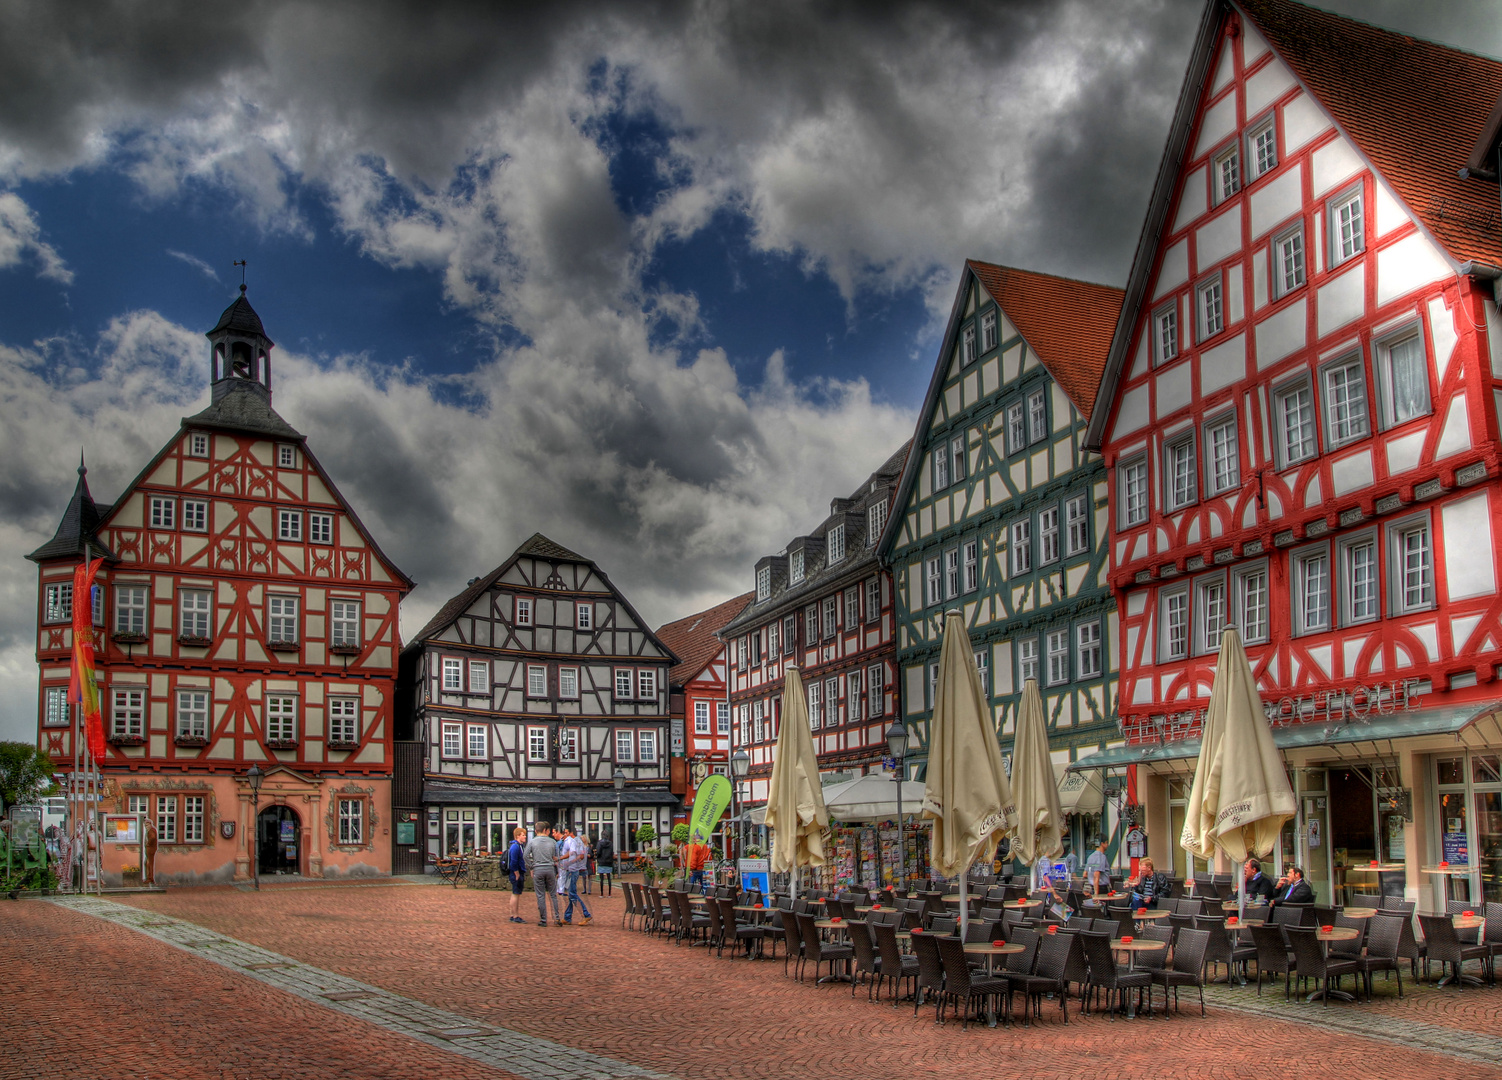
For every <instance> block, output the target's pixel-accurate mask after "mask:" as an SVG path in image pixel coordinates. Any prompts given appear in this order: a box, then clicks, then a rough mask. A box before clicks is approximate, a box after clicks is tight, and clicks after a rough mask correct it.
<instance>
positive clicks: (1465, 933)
mask: <svg viewBox="0 0 1502 1080" xmlns="http://www.w3.org/2000/svg"><path fill="white" fill-rule="evenodd" d="M1476 908H1477V905H1476V904H1474V903H1472V902H1471V901H1469V900H1450V901H1447V902H1446V903H1445V914H1446V915H1464V914H1465V913H1466V912H1467V911H1475V910H1476ZM1482 910H1483V911H1484V910H1486V909H1485V908H1483V909H1482ZM1425 936H1426V937H1427V936H1428V935H1425ZM1455 937H1456V938H1457V939H1458V940H1459V941H1460V943H1461V944H1462V945H1479V944H1480V943H1481V927H1479V926H1473V927H1471V928H1470V929H1469V930H1456V931H1455Z"/></svg>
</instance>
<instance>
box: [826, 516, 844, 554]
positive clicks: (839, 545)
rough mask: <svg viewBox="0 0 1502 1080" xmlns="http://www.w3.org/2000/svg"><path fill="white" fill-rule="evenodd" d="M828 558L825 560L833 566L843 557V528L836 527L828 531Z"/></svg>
mask: <svg viewBox="0 0 1502 1080" xmlns="http://www.w3.org/2000/svg"><path fill="white" fill-rule="evenodd" d="M828 536H829V557H828V558H827V559H826V560H825V561H826V562H827V563H830V564H833V563H837V562H839V561H840V560H841V559H843V558H844V557H845V526H844V525H836V526H835V527H834V528H832V529H830V530H829V533H828Z"/></svg>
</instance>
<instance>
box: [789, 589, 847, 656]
mask: <svg viewBox="0 0 1502 1080" xmlns="http://www.w3.org/2000/svg"><path fill="white" fill-rule="evenodd" d="M860 622H861V588H860V586H859V585H852V586H850V588H848V589H846V590H845V629H846V630H854V629H855V628H856V627H857V626H859V625H860ZM774 629H775V626H774ZM769 651H770V650H769Z"/></svg>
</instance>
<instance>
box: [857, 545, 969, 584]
mask: <svg viewBox="0 0 1502 1080" xmlns="http://www.w3.org/2000/svg"><path fill="white" fill-rule="evenodd" d="M960 562H961V564H962V567H963V572H964V583H963V584H964V591H965V592H967V593H973V592H975V590H976V589H979V588H980V541H979V540H966V541H965V543H964V544H963V545H961V547H960ZM872 580H875V579H874V578H873V579H872Z"/></svg>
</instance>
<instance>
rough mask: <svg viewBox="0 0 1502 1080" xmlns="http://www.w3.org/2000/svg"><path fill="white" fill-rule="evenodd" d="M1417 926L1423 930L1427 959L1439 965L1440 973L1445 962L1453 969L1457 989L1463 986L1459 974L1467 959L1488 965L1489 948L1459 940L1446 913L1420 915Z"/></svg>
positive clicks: (1463, 983)
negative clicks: (1427, 950) (1427, 952)
mask: <svg viewBox="0 0 1502 1080" xmlns="http://www.w3.org/2000/svg"><path fill="white" fill-rule="evenodd" d="M1419 926H1420V927H1421V928H1422V929H1423V931H1424V942H1425V944H1426V945H1428V947H1429V959H1430V960H1433V961H1436V962H1437V963H1438V964H1439V965H1440V971H1441V973H1443V971H1444V965H1446V964H1449V965H1450V966H1451V967H1453V968H1454V969H1455V980H1454V983H1455V987H1456V988H1457V989H1460V988H1462V987H1464V986H1465V980H1464V979H1463V978H1461V975H1462V974H1463V972H1464V969H1465V962H1466V961H1467V960H1480V961H1481V966H1482V967H1483V968H1487V967H1488V961H1489V960H1490V959H1491V950H1490V949H1489V948H1487V946H1485V945H1482V944H1479V943H1478V944H1475V945H1471V944H1467V943H1466V942H1464V941H1461V940H1460V934H1459V933H1458V932H1457V931H1456V929H1455V927H1454V925H1453V924H1452V923H1451V922H1450V917H1449V916H1448V915H1420V916H1419Z"/></svg>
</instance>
